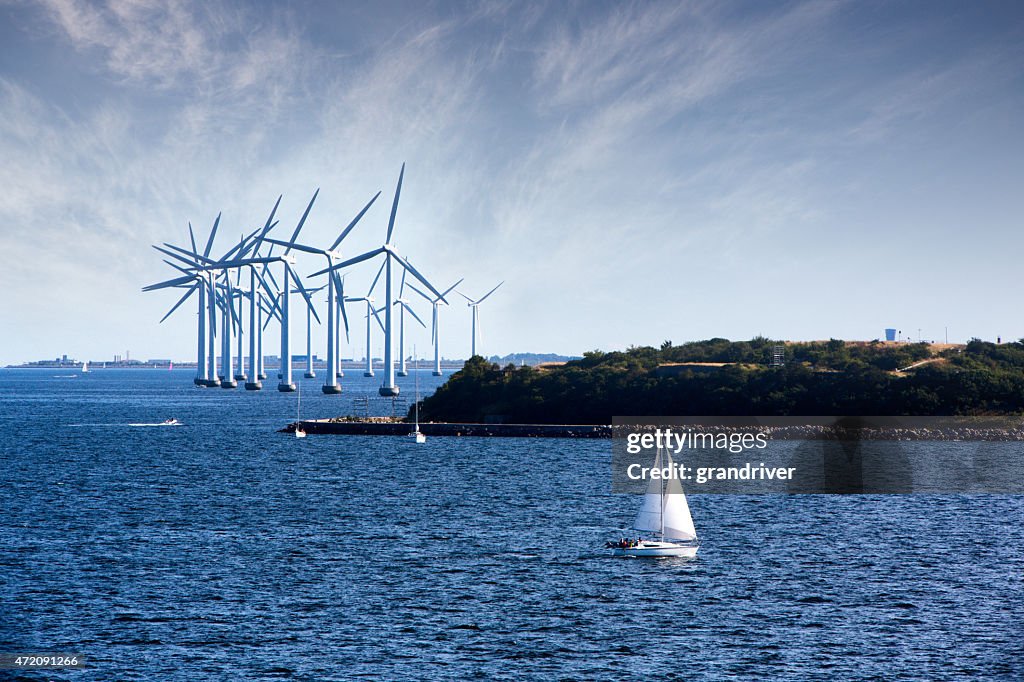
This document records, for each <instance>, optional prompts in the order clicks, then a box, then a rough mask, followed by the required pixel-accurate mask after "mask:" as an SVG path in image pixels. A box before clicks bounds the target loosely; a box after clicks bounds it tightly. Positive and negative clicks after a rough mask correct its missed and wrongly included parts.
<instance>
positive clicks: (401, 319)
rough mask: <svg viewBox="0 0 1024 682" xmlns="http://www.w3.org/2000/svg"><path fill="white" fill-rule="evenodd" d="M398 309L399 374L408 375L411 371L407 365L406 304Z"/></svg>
mask: <svg viewBox="0 0 1024 682" xmlns="http://www.w3.org/2000/svg"><path fill="white" fill-rule="evenodd" d="M399 306H401V307H400V308H399V309H398V376H400V377H407V376H409V371H408V370H407V369H406V367H405V306H404V305H402V304H399Z"/></svg>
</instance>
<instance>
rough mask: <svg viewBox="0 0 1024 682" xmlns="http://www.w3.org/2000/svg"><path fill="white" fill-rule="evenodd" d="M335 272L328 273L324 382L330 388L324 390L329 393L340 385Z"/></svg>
mask: <svg viewBox="0 0 1024 682" xmlns="http://www.w3.org/2000/svg"><path fill="white" fill-rule="evenodd" d="M334 308H335V303H334V273H333V272H328V273H327V383H326V384H324V385H325V386H328V387H329V388H328V389H327V390H325V391H324V393H327V392H329V391H331V390H332V389H333V388H334V387H335V386H337V385H338V373H337V358H338V355H337V352H336V350H335V346H336V345H337V340H336V339H335V338H334V325H335V321H334Z"/></svg>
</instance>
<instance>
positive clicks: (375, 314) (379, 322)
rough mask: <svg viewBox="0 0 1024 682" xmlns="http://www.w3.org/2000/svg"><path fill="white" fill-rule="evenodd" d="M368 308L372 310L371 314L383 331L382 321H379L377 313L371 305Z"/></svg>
mask: <svg viewBox="0 0 1024 682" xmlns="http://www.w3.org/2000/svg"><path fill="white" fill-rule="evenodd" d="M370 310H372V311H373V316H374V317H375V318H376V319H377V324H379V325H380V330H381V331H385V329H384V323H383V322H381V321H380V315H378V314H377V310H376V309H375V308H374V307H373V306H370Z"/></svg>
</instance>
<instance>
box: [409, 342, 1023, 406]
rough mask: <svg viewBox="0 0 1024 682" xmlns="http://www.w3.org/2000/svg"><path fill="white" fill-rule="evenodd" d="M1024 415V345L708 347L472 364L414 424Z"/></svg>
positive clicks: (639, 349) (754, 344)
mask: <svg viewBox="0 0 1024 682" xmlns="http://www.w3.org/2000/svg"><path fill="white" fill-rule="evenodd" d="M1022 413H1024V340H1022V341H1018V342H1012V343H1002V344H995V343H989V342H985V341H980V340H972V341H970V342H969V343H967V344H932V343H906V342H884V341H877V340H876V341H843V340H840V339H830V340H828V341H812V342H783V341H773V340H771V339H767V338H764V337H756V338H754V339H751V340H749V341H730V340H728V339H721V338H715V339H709V340H706V341H695V342H691V343H685V344H681V345H673V344H672V343H671V342H670V341H666V342H665V343H663V344H662V345H661V346H660V347H659V348H654V347H649V346H644V347H632V348H629V349H628V350H625V351H615V352H602V351H592V352H588V353H585V354H584V356H583V357H582V358H581V359H578V360H570V361H568V362H560V363H547V364H541V365H539V366H537V367H523V366H515V365H513V364H507V365H505V366H501V365H499V364H496V363H492V362H488V361H487V360H485V359H484V358H482V357H479V356H476V357H473V358H471V359H470V360H468V361H467V362H466V364H465V365H464V366H463V368H462V370H460V371H459V372H457V373H455V374H454V375H452V377H451V378H450V379H449V380H448V382H446V383H445V384H444V385H443V386H441V387H440V388H438V390H437V391H436V392H435V393H434V394H433V395H431V396H429V397H427V398H426V399H424V400H423V401H422V403H421V405H420V421H421V422H445V423H474V424H487V423H491V424H502V423H504V424H604V425H606V424H611V423H612V418H613V417H614V416H617V415H618V416H623V415H647V416H672V415H702V416H716V415H729V416H755V415H765V416H771V415H775V416H790V415H793V416H808V415H853V416H857V415H863V416H887V415H892V416H946V415H968V416H975V415H978V416H980V415H1015V414H1022Z"/></svg>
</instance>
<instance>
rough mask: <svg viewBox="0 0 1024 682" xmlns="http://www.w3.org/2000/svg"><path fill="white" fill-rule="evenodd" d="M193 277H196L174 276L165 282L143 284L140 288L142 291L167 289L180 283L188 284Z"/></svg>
mask: <svg viewBox="0 0 1024 682" xmlns="http://www.w3.org/2000/svg"><path fill="white" fill-rule="evenodd" d="M195 279H196V278H195V276H189V277H175V278H174V279H169V280H167V281H166V282H158V283H156V284H150V285H148V286H144V287H142V290H143V291H156V290H157V289H168V288H170V287H176V286H180V285H182V284H188V283H189V282H194V281H195Z"/></svg>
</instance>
